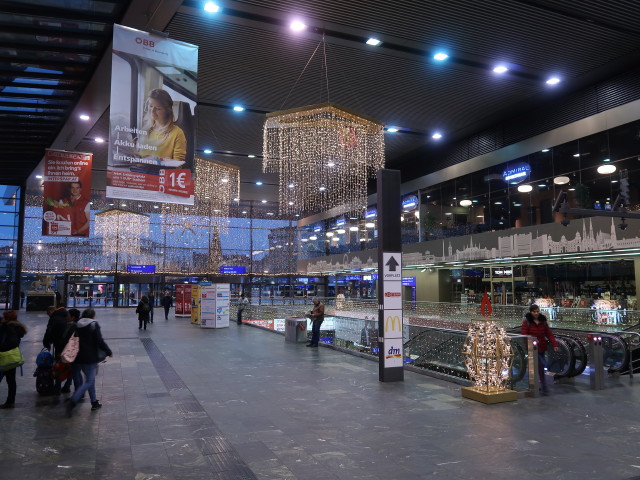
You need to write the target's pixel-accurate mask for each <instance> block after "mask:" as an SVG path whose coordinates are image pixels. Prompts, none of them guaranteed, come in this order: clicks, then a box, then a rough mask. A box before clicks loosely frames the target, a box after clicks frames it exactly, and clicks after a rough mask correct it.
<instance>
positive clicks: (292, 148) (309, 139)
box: [262, 103, 385, 215]
mask: <svg viewBox="0 0 640 480" xmlns="http://www.w3.org/2000/svg"><path fill="white" fill-rule="evenodd" d="M383 128H384V127H383V126H382V125H381V124H380V123H378V122H375V121H374V120H372V119H370V118H368V117H365V116H363V115H361V114H359V113H356V112H353V111H352V110H348V109H346V108H344V107H341V106H339V105H336V104H333V103H323V104H319V105H310V106H306V107H301V108H294V109H291V110H285V111H280V112H274V113H269V114H267V119H266V121H265V124H264V131H263V133H264V148H263V152H264V153H263V162H262V166H263V171H264V172H277V173H278V174H279V180H280V182H279V185H287V184H295V186H296V188H288V189H287V188H280V189H279V200H280V213H281V214H284V215H288V214H293V213H297V212H318V211H326V210H330V209H331V208H334V207H341V208H342V209H343V213H349V212H351V211H353V212H355V211H358V212H359V211H360V206H361V205H363V204H366V198H367V181H368V179H369V178H373V177H375V175H376V173H377V171H378V170H379V169H380V168H383V167H384V159H385V157H384V133H383ZM329 162H332V163H334V164H335V165H334V166H333V167H328V166H327V164H328V163H329ZM310 171H311V172H313V177H314V181H313V182H310V181H309V179H308V178H309V177H308V175H309V172H310ZM318 186H319V188H318ZM324 191H328V192H330V193H331V194H330V195H327V194H326V193H322V192H324ZM289 200H291V201H293V202H294V203H295V205H294V206H293V207H288V206H287V202H288V201H289Z"/></svg>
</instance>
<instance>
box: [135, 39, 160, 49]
mask: <svg viewBox="0 0 640 480" xmlns="http://www.w3.org/2000/svg"><path fill="white" fill-rule="evenodd" d="M136 43H137V44H138V45H144V46H145V47H151V48H153V47H155V46H156V42H154V41H153V40H147V39H146V38H140V37H136Z"/></svg>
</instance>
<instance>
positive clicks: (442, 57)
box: [433, 52, 449, 62]
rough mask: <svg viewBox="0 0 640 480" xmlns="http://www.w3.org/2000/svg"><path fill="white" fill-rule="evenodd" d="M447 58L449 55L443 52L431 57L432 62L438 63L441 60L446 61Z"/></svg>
mask: <svg viewBox="0 0 640 480" xmlns="http://www.w3.org/2000/svg"><path fill="white" fill-rule="evenodd" d="M447 58H449V55H447V54H446V53H443V52H438V53H436V54H435V55H434V56H433V59H434V60H438V61H439V62H442V61H443V60H446V59H447Z"/></svg>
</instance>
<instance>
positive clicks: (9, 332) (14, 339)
mask: <svg viewBox="0 0 640 480" xmlns="http://www.w3.org/2000/svg"><path fill="white" fill-rule="evenodd" d="M26 334H27V327H25V326H24V325H23V324H22V323H20V322H19V321H18V314H17V313H16V312H15V311H14V310H7V311H6V312H4V313H3V314H2V317H1V318H0V352H8V351H9V350H13V349H14V348H17V347H18V346H19V345H20V339H21V338H22V337H24V336H25V335H26ZM17 369H18V367H16V368H12V369H10V370H5V371H4V378H6V379H7V387H8V391H7V400H6V401H5V402H4V403H3V404H2V405H0V408H2V409H6V408H13V407H14V406H15V403H16V391H17V387H18V386H17V384H16V370H17ZM1 379H2V377H0V380H1Z"/></svg>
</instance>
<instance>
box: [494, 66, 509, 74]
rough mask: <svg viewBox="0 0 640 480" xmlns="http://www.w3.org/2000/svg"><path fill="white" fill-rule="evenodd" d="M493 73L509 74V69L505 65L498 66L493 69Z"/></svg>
mask: <svg viewBox="0 0 640 480" xmlns="http://www.w3.org/2000/svg"><path fill="white" fill-rule="evenodd" d="M493 71H494V72H495V73H505V72H508V71H509V69H508V68H507V67H505V66H504V65H496V66H495V67H493Z"/></svg>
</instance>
